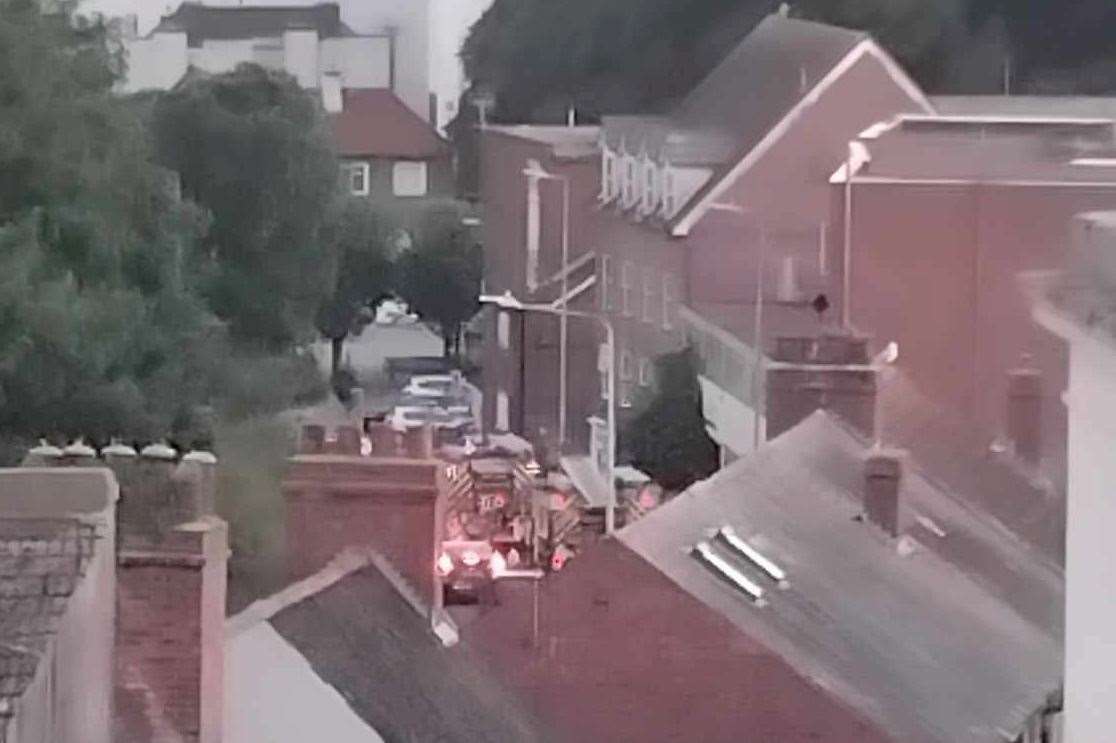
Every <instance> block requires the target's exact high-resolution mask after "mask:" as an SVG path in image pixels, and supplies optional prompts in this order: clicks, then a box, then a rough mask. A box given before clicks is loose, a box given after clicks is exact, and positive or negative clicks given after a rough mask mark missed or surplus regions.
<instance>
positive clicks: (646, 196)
mask: <svg viewBox="0 0 1116 743" xmlns="http://www.w3.org/2000/svg"><path fill="white" fill-rule="evenodd" d="M658 180H659V179H658V168H656V167H655V162H654V161H653V160H651V158H644V161H643V198H642V201H641V203H640V209H639V210H640V212H641V213H643V214H645V215H648V214H654V213H655V205H656V203H657V200H658V193H657V192H658V190H659V189H658V186H659V184H658Z"/></svg>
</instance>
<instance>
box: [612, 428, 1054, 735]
mask: <svg viewBox="0 0 1116 743" xmlns="http://www.w3.org/2000/svg"><path fill="white" fill-rule="evenodd" d="M865 453H866V450H865V449H864V446H863V444H862V442H860V441H859V440H857V439H856V438H855V437H854V436H853V435H852V434H851V433H849V432H848V431H847V430H846V429H844V428H843V427H842V426H840V425H839V424H838V423H837V422H836V421H835V420H834V419H832V418H830V417H829V416H828V415H827V414H825V413H816V414H815V415H813V416H812V417H810V418H808V419H807V420H806V421H804V422H803V423H802V424H800V425H799V426H798V427H796V428H795V429H792V430H791V431H789V432H788V433H786V434H785V435H783V436H782V437H780V438H779V439H777V440H775V441H774V442H772V443H770V444H769V445H768V446H766V447H764V448H762V449H760V450H759V451H758V452H756V453H755V454H753V455H751V456H749V457H746V458H744V459H742V460H740V461H738V462H737V463H735V464H734V465H732V466H730V467H728V468H726V469H725V470H723V471H721V472H720V473H718V474H717V475H715V476H714V477H713V478H711V479H710V480H708V481H706V482H705V483H702V484H699V485H698V486H695V487H694V488H692V489H691V490H689V491H687V492H686V493H684V494H683V495H681V496H679V497H678V498H677V499H675V500H674V501H671V502H670V503H668V504H666V505H665V506H663V507H661V508H660V509H658V510H657V511H653V512H652V513H651V514H649V515H648V516H647V517H645V518H643V519H641V520H640V521H637V522H635V523H634V524H632V525H630V526H628V527H626V528H625V529H623V530H622V531H620V532H619V535H618V537H619V539H620V540H621V541H622V542H623V543H624V544H625V545H627V546H628V547H629V548H631V549H632V550H633V551H635V552H636V553H637V554H639V555H641V556H642V557H643V558H644V559H646V560H648V561H649V562H650V563H652V564H653V565H654V566H655V567H657V568H658V569H659V570H660V571H661V572H663V573H664V574H665V575H667V576H668V577H669V578H671V579H672V580H673V581H675V582H676V583H677V584H678V585H679V586H681V587H682V588H683V589H685V590H686V591H688V592H689V593H691V594H692V595H693V596H695V597H696V598H698V599H699V600H701V601H702V602H704V603H705V604H706V605H708V606H709V607H710V608H711V609H713V610H714V611H716V612H718V613H720V614H721V615H723V616H724V617H725V618H727V619H728V620H729V621H731V622H733V623H734V624H736V625H737V626H738V627H740V629H741V631H742V632H744V633H746V634H748V635H749V636H751V637H754V638H756V639H757V640H759V641H761V642H762V643H764V644H765V645H766V646H767V647H769V648H770V649H772V650H773V651H774V652H776V653H778V654H779V655H781V656H783V657H784V658H785V659H786V660H787V661H788V662H789V663H790V664H791V665H792V666H793V667H795V669H796V670H798V671H799V672H800V673H803V674H804V675H806V676H807V677H810V678H812V679H814V680H815V681H817V682H818V683H819V684H820V685H821V686H823V687H824V688H826V689H828V690H829V691H830V692H831V693H833V694H834V695H836V696H837V697H838V698H840V699H841V700H843V701H844V702H845V703H847V704H849V705H850V706H852V707H854V708H856V709H857V710H859V711H860V712H862V713H863V714H865V715H866V716H867V717H869V718H870V719H872V720H874V721H875V722H877V723H878V724H879V725H880V726H881V728H882V729H884V730H886V731H888V732H889V733H890V734H892V735H893V736H894V737H895V739H896V740H902V741H904V742H905V743H924V742H925V743H965V742H968V741H971V742H974V743H975V742H980V743H992V742H993V741H996V742H1001V741H1003V740H1004V738H1003V737H1002V735H1001V733H1000V732H999V729H1002V730H1005V731H1008V732H1015V733H1017V732H1019V731H1020V730H1021V728H1022V726H1023V725H1024V723H1025V721H1026V719H1027V717H1028V716H1029V715H1031V714H1033V713H1034V712H1036V711H1038V710H1040V709H1042V708H1043V707H1044V705H1045V704H1046V701H1047V699H1048V698H1049V697H1050V695H1052V694H1054V693H1055V692H1056V691H1057V689H1058V687H1059V683H1060V681H1059V679H1060V675H1061V650H1060V638H1059V636H1058V635H1059V629H1058V627H1056V626H1052V623H1053V621H1054V616H1055V615H1056V614H1057V613H1058V612H1059V611H1060V606H1061V603H1062V600H1063V580H1062V576H1061V574H1060V572H1059V571H1058V570H1057V569H1056V567H1053V566H1051V565H1049V564H1048V563H1047V562H1045V561H1044V560H1043V559H1042V558H1041V557H1040V556H1038V555H1037V554H1036V553H1035V552H1034V551H1033V550H1030V549H1029V548H1028V547H1027V546H1026V545H1024V544H1023V543H1021V542H1020V541H1019V540H1018V539H1016V538H1014V537H1013V536H1012V535H1011V534H1010V533H1009V532H1007V531H1006V530H1005V529H1003V528H1002V527H1000V526H999V525H998V524H995V523H994V522H991V521H989V520H987V519H985V518H984V517H983V516H982V515H981V514H980V513H978V512H976V511H974V510H973V509H971V508H970V507H968V506H966V505H965V504H963V503H961V502H958V501H956V500H954V499H953V498H952V497H951V496H949V495H948V494H946V493H944V492H942V491H940V490H938V489H937V488H935V487H934V486H933V484H931V483H930V482H929V481H928V480H926V479H925V478H924V477H922V476H921V475H920V474H919V473H917V472H909V473H908V476H907V477H906V479H905V485H904V488H903V493H902V496H903V499H904V503H906V504H907V506H906V507H907V513H908V516H909V517H910V518H913V519H918V518H921V519H922V521H916V522H915V523H914V525H913V526H912V527H911V528H910V530H909V531H908V532H907V537H908V539H907V540H904V542H903V543H905V544H906V545H907V546H909V547H913V548H914V551H913V552H912V553H910V554H904V553H903V551H901V550H899V549H898V548H897V543H896V542H894V541H893V540H887V539H885V538H884V536H883V534H882V532H878V531H877V530H876V529H875V528H874V527H872V526H870V525H868V524H866V523H863V522H862V521H860V520H858V519H856V518H855V517H857V516H858V514H860V512H861V510H862V508H861V504H860V501H859V494H860V492H861V487H862V485H861V483H862V480H863V474H862V467H863V465H862V462H863V458H864V456H865ZM923 522H925V523H926V524H931V525H932V529H931V528H928V527H927V526H925V525H923ZM724 525H730V526H732V527H733V528H734V529H735V530H736V531H737V533H738V534H739V535H740V536H742V537H743V538H745V539H746V540H747V541H748V542H749V543H750V544H751V545H752V546H753V547H755V548H756V549H758V550H760V551H761V552H762V553H763V554H764V555H765V556H766V557H767V558H769V559H771V560H773V561H774V562H775V563H777V564H778V565H779V566H780V567H782V568H783V569H784V570H785V571H786V572H787V574H788V577H787V581H788V583H787V587H786V588H785V589H780V588H778V587H776V586H775V585H774V584H773V582H772V581H771V580H770V579H768V578H767V577H766V576H765V575H764V574H762V573H760V572H759V571H757V570H754V569H752V568H750V567H749V566H747V565H745V564H744V563H743V561H739V560H738V559H737V558H735V557H731V556H730V555H729V554H724V556H725V557H726V559H729V560H730V561H733V562H734V563H735V564H736V566H737V567H738V569H741V570H742V571H743V572H745V573H747V574H748V577H750V578H751V579H752V580H754V581H757V582H759V583H761V584H762V585H763V586H764V587H765V588H766V589H767V592H766V595H765V599H766V601H767V604H766V606H762V607H761V606H758V605H756V604H754V603H753V602H752V601H751V600H750V599H749V598H748V597H747V596H746V595H744V594H743V593H742V592H740V591H738V590H736V589H735V588H734V587H732V586H730V585H729V584H728V583H726V582H724V581H722V580H719V579H718V578H717V577H716V576H714V575H713V574H712V573H711V571H710V570H709V569H708V568H707V567H706V566H704V565H702V564H701V563H700V562H699V561H698V560H696V559H694V558H693V557H692V556H691V555H690V554H689V550H691V549H692V547H693V546H694V545H695V544H696V543H698V542H702V541H707V540H709V539H710V537H709V534H710V530H715V529H717V528H720V527H722V526H724ZM934 531H940V532H944V534H945V536H944V537H943V536H936V535H935V534H934ZM715 548H716V549H720V548H718V547H715ZM1009 599H1010V600H1009Z"/></svg>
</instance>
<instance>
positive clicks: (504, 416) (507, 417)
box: [496, 390, 511, 431]
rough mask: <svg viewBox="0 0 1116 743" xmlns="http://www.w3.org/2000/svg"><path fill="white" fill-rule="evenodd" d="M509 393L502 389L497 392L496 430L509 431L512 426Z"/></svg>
mask: <svg viewBox="0 0 1116 743" xmlns="http://www.w3.org/2000/svg"><path fill="white" fill-rule="evenodd" d="M509 408H510V405H509V403H508V393H507V392H504V391H503V390H500V391H499V392H497V393H496V430H497V431H507V430H508V429H509V428H510V425H509V423H510V421H511V414H510V412H509Z"/></svg>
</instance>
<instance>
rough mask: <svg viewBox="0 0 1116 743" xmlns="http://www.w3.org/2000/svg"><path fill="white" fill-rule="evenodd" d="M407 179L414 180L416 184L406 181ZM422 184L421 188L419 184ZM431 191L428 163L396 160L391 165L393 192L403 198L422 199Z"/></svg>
mask: <svg viewBox="0 0 1116 743" xmlns="http://www.w3.org/2000/svg"><path fill="white" fill-rule="evenodd" d="M405 178H414V179H415V181H414V184H411V183H409V182H407V181H405V180H404V179H405ZM419 183H421V184H422V185H421V188H420V187H419V185H417V184H419ZM429 189H430V180H429V173H428V172H427V167H426V162H425V161H423V160H396V161H395V162H393V163H392V164H391V192H392V194H393V195H395V196H397V197H399V198H403V199H410V198H421V197H423V196H426V195H427V193H428V192H429Z"/></svg>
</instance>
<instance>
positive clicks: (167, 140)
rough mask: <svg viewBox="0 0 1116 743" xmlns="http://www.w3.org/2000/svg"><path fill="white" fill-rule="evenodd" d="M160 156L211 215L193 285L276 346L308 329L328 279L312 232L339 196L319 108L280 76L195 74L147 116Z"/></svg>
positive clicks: (244, 69)
mask: <svg viewBox="0 0 1116 743" xmlns="http://www.w3.org/2000/svg"><path fill="white" fill-rule="evenodd" d="M152 126H153V130H154V136H155V143H156V150H157V154H158V157H159V161H160V162H161V164H162V165H164V166H166V167H167V168H169V169H171V170H173V171H175V172H177V173H178V174H179V176H180V177H181V182H182V192H183V195H184V196H186V197H187V198H190V199H192V200H194V201H196V202H197V203H199V204H200V205H202V206H204V207H205V208H206V209H207V210H208V211H209V212H210V213H211V214H212V224H211V225H210V229H209V230H208V232H207V233H206V235H205V236H204V238H203V241H202V242H203V247H204V250H205V254H206V255H207V257H208V258H209V261H208V263H207V266H206V272H205V280H204V282H203V284H202V287H201V288H202V291H203V293H204V294H205V296H206V298H207V299H208V301H209V303H210V306H211V307H212V308H213V310H214V311H215V312H216V313H217V315H218V316H219V317H220V318H222V319H223V320H226V321H228V323H229V325H230V329H231V331H232V333H233V334H234V336H235V337H236V338H238V339H239V340H242V341H252V342H256V343H259V344H261V345H262V346H264V347H266V348H269V349H273V350H278V349H283V348H286V347H289V346H290V345H291V344H292V343H293V342H295V341H297V340H304V339H306V338H308V337H309V334H310V332H311V331H312V328H313V319H314V316H315V312H316V311H317V309H318V307H319V305H320V304H321V302H322V300H323V298H324V297H326V296H327V295H328V293H329V291H330V289H331V287H330V283H329V282H330V279H331V278H332V271H331V264H330V260H331V256H329V255H328V254H327V253H326V251H325V250H324V248H328V245H327V242H326V241H325V240H323V235H322V230H323V228H324V227H325V225H326V224H327V223H328V220H329V218H330V214H331V211H330V209H331V207H332V205H333V203H334V201H335V200H336V199H337V197H338V193H339V181H338V172H339V170H338V165H337V160H336V158H335V157H334V155H333V149H332V144H331V138H330V133H329V131H328V128H327V126H326V122H325V117H324V115H323V114H322V112H321V109H320V107H319V106H318V105H317V104H316V102H315V100H314V98H313V97H312V96H310V95H308V94H307V93H306V92H305V91H303V90H302V89H301V88H299V86H298V83H297V82H296V81H295V80H294V79H293V78H292V77H290V76H289V75H286V74H284V73H281V72H274V71H269V70H265V69H263V68H262V67H259V66H258V65H252V64H243V65H240V66H239V67H238V68H237V69H236V70H235V71H234V72H230V73H226V74H221V75H201V74H197V75H194V76H193V77H191V78H188V79H187V80H185V81H183V82H182V83H180V84H179V85H178V87H176V88H175V89H174V90H172V91H171V92H169V93H167V94H165V95H163V96H161V97H160V98H159V99H158V100H157V101H156V103H155V106H154V111H153V114H152Z"/></svg>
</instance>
